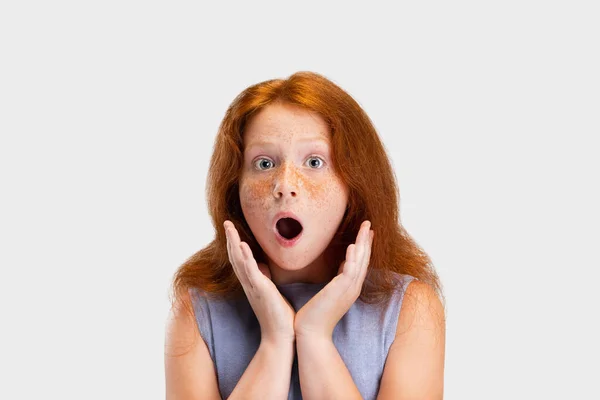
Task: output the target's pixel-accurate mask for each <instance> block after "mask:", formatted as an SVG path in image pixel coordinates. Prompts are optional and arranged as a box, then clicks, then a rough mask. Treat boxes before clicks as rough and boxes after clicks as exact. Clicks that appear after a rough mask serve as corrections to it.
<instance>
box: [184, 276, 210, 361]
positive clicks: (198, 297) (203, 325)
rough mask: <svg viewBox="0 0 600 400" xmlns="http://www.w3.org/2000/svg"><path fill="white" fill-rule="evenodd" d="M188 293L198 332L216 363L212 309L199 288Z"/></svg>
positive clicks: (190, 289)
mask: <svg viewBox="0 0 600 400" xmlns="http://www.w3.org/2000/svg"><path fill="white" fill-rule="evenodd" d="M188 293H189V295H190V300H191V302H192V309H193V311H194V319H195V321H196V326H197V327H198V331H199V332H200V337H201V339H202V340H203V341H204V343H205V344H206V347H207V348H208V351H209V353H210V357H211V358H212V360H213V362H214V361H215V357H214V351H213V346H212V343H213V341H212V338H213V337H212V326H211V323H210V308H209V306H208V301H207V300H206V298H205V296H203V295H202V294H201V293H200V291H199V290H198V288H189V289H188Z"/></svg>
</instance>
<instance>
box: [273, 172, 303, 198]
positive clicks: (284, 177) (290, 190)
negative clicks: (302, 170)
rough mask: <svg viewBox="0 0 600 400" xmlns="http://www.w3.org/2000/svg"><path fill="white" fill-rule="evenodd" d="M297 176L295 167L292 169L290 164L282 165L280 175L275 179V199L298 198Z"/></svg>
mask: <svg viewBox="0 0 600 400" xmlns="http://www.w3.org/2000/svg"><path fill="white" fill-rule="evenodd" d="M295 175H296V174H295V171H294V168H293V167H290V166H289V165H288V163H284V164H282V166H281V169H280V171H279V173H278V174H277V175H276V177H275V184H274V187H273V196H275V198H278V199H280V198H285V197H297V196H298V180H297V178H296V177H295Z"/></svg>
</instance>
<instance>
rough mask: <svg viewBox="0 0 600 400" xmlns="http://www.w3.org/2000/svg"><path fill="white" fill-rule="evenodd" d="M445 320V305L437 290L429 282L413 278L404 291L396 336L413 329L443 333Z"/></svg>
mask: <svg viewBox="0 0 600 400" xmlns="http://www.w3.org/2000/svg"><path fill="white" fill-rule="evenodd" d="M445 320H446V317H445V311H444V306H443V304H442V302H441V301H440V298H439V297H438V295H437V293H436V292H435V290H434V289H433V288H432V287H431V286H430V285H428V284H427V283H424V282H421V281H419V280H417V279H412V280H411V281H410V282H409V283H408V285H407V286H406V288H405V291H404V295H403V299H402V307H401V309H400V314H399V315H398V325H397V328H396V337H398V335H402V334H406V333H407V332H409V331H410V330H411V329H412V330H422V329H427V330H429V331H431V332H436V333H438V334H440V335H441V334H443V331H444V330H445Z"/></svg>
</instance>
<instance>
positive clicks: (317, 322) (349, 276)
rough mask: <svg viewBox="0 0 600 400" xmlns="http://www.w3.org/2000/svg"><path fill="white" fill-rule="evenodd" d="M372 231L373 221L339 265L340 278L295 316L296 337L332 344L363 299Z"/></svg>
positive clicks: (364, 224)
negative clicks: (342, 322) (342, 323)
mask: <svg viewBox="0 0 600 400" xmlns="http://www.w3.org/2000/svg"><path fill="white" fill-rule="evenodd" d="M370 228H371V222H370V221H365V222H363V223H362V225H361V227H360V230H359V231H358V235H357V237H356V243H353V244H351V245H350V246H348V249H347V250H346V260H345V261H344V262H342V264H341V265H340V267H339V269H338V275H337V276H336V277H334V278H333V279H332V280H331V281H330V282H329V283H328V284H327V285H326V286H325V287H324V288H323V289H321V291H319V293H317V294H316V295H315V296H314V297H313V298H312V299H310V301H309V302H308V303H306V304H305V305H304V307H302V308H301V309H300V310H298V312H296V318H295V319H294V331H295V333H296V337H302V336H311V337H314V336H318V337H322V338H325V339H329V340H331V338H332V336H333V329H334V328H335V326H336V325H337V323H338V322H339V321H340V319H342V317H343V316H344V314H346V313H347V312H348V310H349V309H350V307H351V306H352V304H354V302H355V301H356V299H357V298H358V297H359V296H360V292H361V290H362V285H363V282H364V280H365V277H366V276H367V267H368V266H369V260H370V258H371V245H372V243H373V235H374V234H375V232H373V231H372V230H370Z"/></svg>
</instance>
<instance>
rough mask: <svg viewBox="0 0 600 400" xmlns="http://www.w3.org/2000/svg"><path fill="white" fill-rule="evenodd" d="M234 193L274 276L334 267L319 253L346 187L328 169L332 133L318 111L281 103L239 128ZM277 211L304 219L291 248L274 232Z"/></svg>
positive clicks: (312, 276)
mask: <svg viewBox="0 0 600 400" xmlns="http://www.w3.org/2000/svg"><path fill="white" fill-rule="evenodd" d="M319 139H320V140H319ZM265 142H270V143H271V144H264V143H265ZM239 195H240V201H241V206H242V211H243V213H244V216H245V218H246V221H247V222H248V225H249V226H250V229H251V230H252V232H253V234H254V236H255V237H256V240H257V241H258V243H259V244H260V246H261V248H262V249H263V250H264V252H265V255H266V258H267V260H268V262H267V265H268V268H269V271H270V273H271V276H272V280H273V282H275V283H276V284H278V285H282V284H287V283H293V282H306V283H321V282H328V281H329V280H331V278H333V277H334V276H335V274H336V271H337V269H338V268H337V267H338V266H331V265H326V264H325V257H324V254H325V251H326V250H327V247H328V245H329V243H330V242H331V240H332V239H333V237H334V235H335V233H336V231H337V229H338V227H339V225H340V223H341V222H342V218H343V216H344V213H345V210H346V207H347V204H348V188H347V186H346V185H345V183H344V182H343V181H342V180H341V179H340V178H339V177H338V176H337V175H336V174H335V172H334V170H333V164H332V160H331V145H330V134H329V132H328V127H327V125H326V123H325V121H324V120H323V119H322V118H321V117H320V116H318V115H317V114H314V113H311V112H309V111H306V110H304V109H302V108H300V107H298V106H293V105H287V104H285V105H284V104H272V105H269V106H267V107H265V108H264V109H263V110H261V111H260V113H258V114H257V115H255V116H254V117H253V118H252V120H251V121H250V123H249V124H248V126H247V129H246V131H245V132H244V167H243V171H242V174H241V178H240V185H239ZM280 211H292V212H293V213H294V214H296V216H297V217H298V218H299V219H300V221H301V222H302V225H303V237H302V238H301V239H300V240H299V241H298V243H297V244H296V245H294V246H293V247H291V248H285V247H283V246H281V245H280V244H279V243H278V242H277V240H276V236H275V233H274V232H273V224H274V221H275V220H274V218H275V214H277V213H278V212H280Z"/></svg>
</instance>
